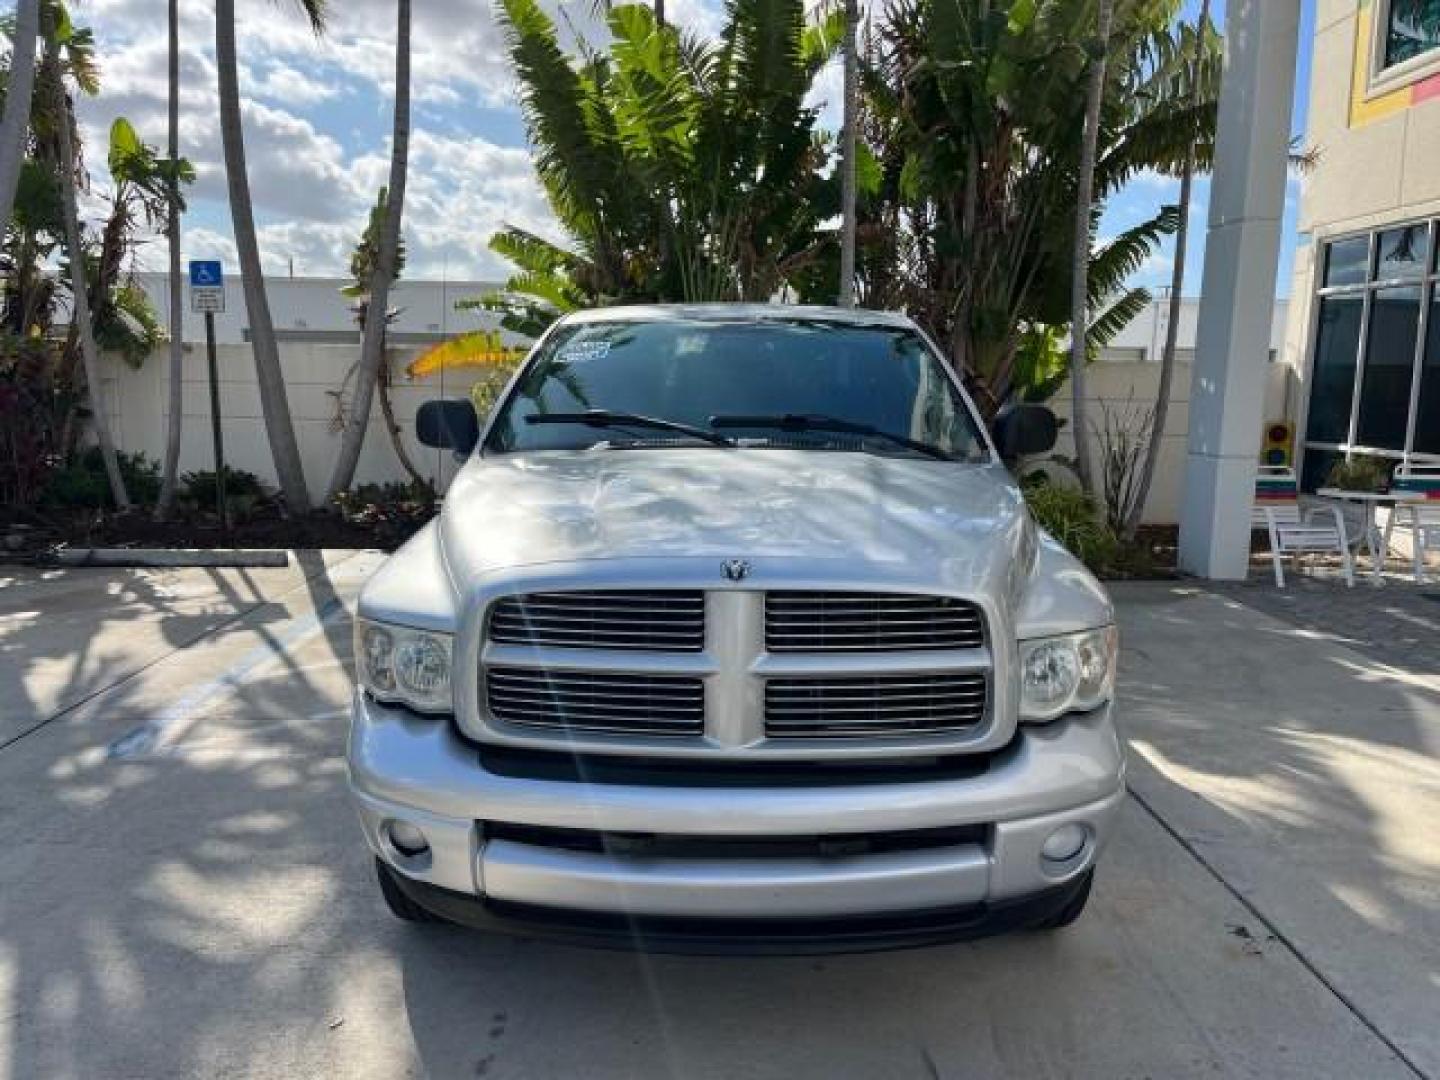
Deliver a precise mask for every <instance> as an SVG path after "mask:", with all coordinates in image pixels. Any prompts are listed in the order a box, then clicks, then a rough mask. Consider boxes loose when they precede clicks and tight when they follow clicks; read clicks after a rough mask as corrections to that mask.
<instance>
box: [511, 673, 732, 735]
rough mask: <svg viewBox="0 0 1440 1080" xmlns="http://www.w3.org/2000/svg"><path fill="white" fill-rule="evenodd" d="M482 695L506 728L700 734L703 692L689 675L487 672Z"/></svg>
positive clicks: (703, 709) (635, 733)
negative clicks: (505, 724) (517, 726)
mask: <svg viewBox="0 0 1440 1080" xmlns="http://www.w3.org/2000/svg"><path fill="white" fill-rule="evenodd" d="M485 691H486V702H487V704H488V706H489V710H490V713H491V714H492V715H493V716H495V717H496V718H497V719H499V720H502V721H504V722H505V723H508V724H517V725H521V726H525V727H544V728H550V729H553V730H558V731H566V730H577V731H603V732H609V733H614V734H631V735H699V734H701V732H702V731H703V730H704V719H705V688H704V684H703V683H702V682H701V681H700V680H699V679H698V678H694V677H691V676H671V675H632V674H615V673H604V674H595V673H590V672H577V671H554V670H544V669H526V668H489V669H488V670H487V671H486V672H485Z"/></svg>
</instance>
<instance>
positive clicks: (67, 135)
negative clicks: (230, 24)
mask: <svg viewBox="0 0 1440 1080" xmlns="http://www.w3.org/2000/svg"><path fill="white" fill-rule="evenodd" d="M41 33H42V35H43V36H44V38H45V50H44V56H43V59H42V60H41V63H40V83H41V96H42V98H43V99H44V101H45V103H46V106H47V109H48V112H49V122H50V128H51V131H50V135H51V138H52V140H53V141H52V142H51V143H50V145H49V146H48V147H46V149H47V151H48V153H49V158H50V161H51V162H52V163H53V166H54V169H55V173H56V175H57V176H58V177H59V181H60V210H61V216H62V219H63V221H64V233H65V247H66V250H67V251H68V253H69V257H70V265H69V279H70V302H71V307H72V308H73V312H72V319H71V327H72V333H73V334H74V335H75V337H76V339H77V341H78V343H79V347H80V356H81V360H82V362H83V364H84V371H85V385H86V390H87V393H88V395H89V404H90V426H91V428H92V429H93V430H94V432H95V439H96V441H97V442H98V443H99V445H100V455H101V459H102V460H103V461H104V463H105V472H106V475H107V476H108V478H109V481H110V491H111V494H112V496H113V497H114V499H115V505H116V506H117V507H119V509H121V510H127V509H129V507H130V497H129V495H128V493H127V492H126V490H125V480H124V477H123V476H122V474H121V472H120V465H119V461H118V460H117V458H116V455H115V442H114V439H113V437H112V436H111V433H110V417H109V413H108V412H107V411H106V406H105V394H104V387H103V384H102V383H101V379H100V353H99V349H98V348H97V347H96V344H95V329H94V324H93V322H92V318H91V309H90V292H89V283H88V282H87V280H86V278H87V276H88V275H87V274H86V258H85V245H84V242H83V239H82V234H81V232H80V211H79V206H78V198H77V195H76V188H77V186H78V182H77V179H76V174H77V173H78V172H79V171H80V162H79V158H78V157H77V155H76V134H75V118H74V115H73V112H72V110H71V107H70V95H69V92H68V91H67V90H66V87H65V79H66V76H67V74H68V75H69V77H71V78H72V79H74V81H75V84H76V86H77V88H78V89H79V90H80V91H81V92H82V93H94V92H95V90H96V89H97V88H98V82H97V80H96V77H95V73H94V67H93V63H92V57H91V54H90V37H89V34H88V33H87V32H85V31H80V30H77V29H76V28H75V26H74V25H73V24H72V23H71V21H70V16H69V13H68V12H67V11H66V10H65V7H64V5H63V4H61V3H59V2H58V0H47V2H46V4H45V7H44V9H43V11H42V13H41Z"/></svg>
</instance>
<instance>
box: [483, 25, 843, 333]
mask: <svg viewBox="0 0 1440 1080" xmlns="http://www.w3.org/2000/svg"><path fill="white" fill-rule="evenodd" d="M727 14H728V20H727V23H726V26H725V27H724V29H723V30H722V32H721V34H720V37H719V40H718V41H705V40H701V39H699V38H696V37H695V36H693V35H690V34H685V33H681V32H680V31H678V30H676V29H675V28H674V27H672V26H669V25H665V24H663V23H661V22H659V21H657V19H656V18H655V14H654V12H653V11H652V10H651V8H650V7H648V6H645V5H640V4H628V5H621V6H616V7H614V8H613V9H611V10H610V12H609V15H608V24H609V29H610V34H611V41H610V43H609V46H608V49H607V50H606V51H604V52H600V51H598V50H596V49H594V48H592V47H590V46H588V45H586V44H584V43H582V44H581V45H580V49H579V55H578V56H574V57H572V56H570V55H568V54H567V53H566V52H565V50H564V49H563V48H562V46H561V44H560V41H559V37H558V34H557V32H556V27H555V25H554V23H553V22H552V21H551V19H550V18H549V17H548V16H547V15H546V14H545V13H544V11H542V10H541V8H540V6H539V4H538V2H537V0H502V2H501V23H502V25H503V27H504V30H505V33H506V40H507V43H508V48H509V52H510V57H511V60H512V62H513V64H514V67H515V71H516V74H517V76H518V78H519V81H520V86H521V104H522V108H523V110H524V114H525V120H526V126H527V130H528V132H529V135H530V139H531V142H532V144H533V145H534V147H535V152H536V170H537V172H538V173H539V177H540V180H541V183H542V185H543V186H544V188H545V191H546V195H547V197H548V199H549V201H550V204H551V207H552V208H553V210H554V211H555V214H556V216H557V217H558V218H559V219H560V222H561V224H562V226H563V227H564V228H565V230H566V232H567V233H568V234H569V242H570V246H569V247H565V246H562V245H559V244H554V243H551V242H550V241H547V240H544V239H542V238H540V237H538V236H535V235H534V234H531V233H524V232H520V231H519V230H513V229H512V230H509V231H508V232H507V233H506V234H502V235H503V236H504V239H500V240H499V245H500V246H511V247H513V248H515V249H516V250H520V251H523V253H524V258H525V262H523V263H521V264H520V265H521V272H520V274H518V275H516V277H515V278H512V279H511V281H510V282H509V283H508V285H507V289H506V290H505V291H504V293H502V294H501V295H500V296H499V297H496V298H493V301H494V303H495V305H496V306H497V307H498V308H500V309H501V311H502V314H504V315H505V316H506V317H507V318H508V319H509V320H510V322H509V323H508V324H507V325H508V326H510V327H512V328H513V327H515V326H518V325H519V324H520V323H522V322H523V323H526V324H528V325H530V326H532V327H533V326H534V324H536V323H537V322H540V321H549V320H552V319H553V318H554V317H555V315H556V314H558V313H559V312H560V311H563V310H564V308H565V307H566V306H567V305H573V304H575V303H586V304H593V303H598V302H607V301H617V300H636V301H645V300H657V299H665V300H717V299H732V300H754V299H762V300H763V299H768V298H770V297H771V296H773V295H775V294H776V293H777V292H779V291H780V290H781V289H782V288H783V287H784V286H785V285H787V283H789V282H790V280H791V279H792V277H795V276H797V275H799V274H800V273H802V272H803V271H804V270H805V269H806V268H807V267H809V266H811V265H812V264H814V263H815V262H816V261H817V260H819V259H820V258H821V256H822V253H823V252H824V250H825V249H826V248H827V246H833V243H834V237H833V235H831V234H830V233H829V232H828V231H827V230H826V228H825V223H826V220H827V219H828V218H830V217H832V216H833V215H834V214H835V213H836V211H837V209H838V191H837V190H836V188H837V184H836V182H835V178H834V177H833V176H827V175H825V167H826V165H827V164H828V161H829V157H830V154H829V151H828V149H827V147H826V145H825V143H824V141H823V140H822V139H821V138H819V136H818V135H817V133H816V130H815V122H816V116H817V112H816V109H815V108H814V107H812V106H810V105H807V104H806V95H807V94H808V93H809V91H810V88H811V85H812V83H813V81H814V78H815V75H816V74H817V72H818V71H819V69H820V67H821V65H822V64H823V63H824V61H825V60H826V59H827V58H828V57H829V56H830V55H831V54H832V53H833V51H834V49H835V48H836V46H837V44H838V41H839V38H840V30H841V26H842V21H843V20H842V19H841V18H840V17H839V15H838V14H836V13H833V12H832V13H830V14H828V15H825V16H823V17H821V18H820V19H819V20H818V21H816V22H813V23H808V24H807V22H806V17H805V11H804V4H803V3H802V2H801V0H734V2H733V3H731V4H730V6H729V8H728V9H727ZM497 250H498V247H497ZM535 269H538V270H539V271H540V272H539V273H534V272H532V270H535ZM832 281H833V279H832ZM832 290H833V285H832ZM831 295H833V291H832V294H831Z"/></svg>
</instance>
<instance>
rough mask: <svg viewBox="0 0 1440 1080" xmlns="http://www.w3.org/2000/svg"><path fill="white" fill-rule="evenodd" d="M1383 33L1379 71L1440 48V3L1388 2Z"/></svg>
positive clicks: (1433, 0)
mask: <svg viewBox="0 0 1440 1080" xmlns="http://www.w3.org/2000/svg"><path fill="white" fill-rule="evenodd" d="M1382 33H1383V34H1384V35H1385V39H1384V51H1383V53H1382V56H1383V63H1382V67H1386V68H1391V67H1395V66H1396V65H1397V64H1403V63H1405V62H1406V61H1407V60H1413V59H1415V57H1417V56H1420V55H1421V54H1423V53H1427V52H1429V51H1430V50H1432V49H1435V48H1440V0H1390V2H1389V3H1388V4H1387V5H1386V12H1385V22H1384V25H1383V28H1382Z"/></svg>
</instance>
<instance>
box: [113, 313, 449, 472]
mask: <svg viewBox="0 0 1440 1080" xmlns="http://www.w3.org/2000/svg"><path fill="white" fill-rule="evenodd" d="M414 351H415V350H413V349H392V350H390V354H391V357H392V362H393V370H395V371H396V372H403V370H404V367H405V364H406V362H407V361H408V359H409V357H410V356H411V355H413V353H414ZM359 352H360V350H359V347H358V345H311V344H297V343H292V342H285V343H282V344H281V346H280V362H281V367H282V368H283V370H284V372H285V383H286V390H287V392H288V394H289V399H290V412H291V415H292V417H293V418H294V424H295V434H296V438H297V440H298V441H299V444H300V456H301V458H302V460H303V461H304V463H305V479H306V482H307V483H308V485H309V487H310V492H311V496H312V498H318V497H319V495H320V493H321V492H322V491H323V490H324V487H325V485H326V483H327V482H328V481H329V479H330V470H331V469H332V467H333V466H334V463H335V456H336V454H337V453H338V451H339V447H340V435H339V432H338V430H337V427H336V419H337V414H336V399H335V397H334V393H335V392H336V391H338V390H339V388H340V386H341V384H342V382H343V381H344V379H345V375H346V372H347V371H348V370H349V369H350V366H351V365H352V364H353V363H354V362H355V360H356V359H357V358H358V356H359ZM168 364H169V356H168V348H166V349H161V350H159V351H157V352H156V353H155V354H154V355H153V356H151V357H150V358H149V359H147V360H146V361H145V363H144V365H143V366H142V367H141V368H140V369H139V370H138V371H137V370H134V369H131V368H129V367H127V366H125V364H124V363H123V362H122V361H119V360H117V359H115V358H113V357H107V358H106V359H105V361H104V365H105V370H106V378H105V392H106V403H107V408H108V409H109V411H110V413H111V414H112V416H113V417H114V425H115V426H114V430H115V436H116V441H117V443H118V444H119V446H120V447H121V448H122V449H124V450H127V451H132V452H133V451H136V450H139V451H142V452H144V453H145V454H147V455H148V456H150V457H152V458H154V459H156V460H157V461H158V460H160V459H161V458H162V457H163V456H164V451H165V412H166V373H167V367H168ZM218 367H219V373H220V407H221V413H222V416H223V423H222V425H221V430H222V432H223V434H224V439H225V460H226V463H227V464H228V465H230V466H231V467H233V468H237V469H245V470H248V471H250V472H253V473H255V474H256V475H257V476H259V477H260V478H261V479H262V480H264V481H266V482H267V483H270V484H272V485H273V484H274V483H275V470H274V465H273V463H272V462H271V459H270V448H269V443H268V441H267V439H266V436H265V423H264V419H263V416H262V414H261V411H260V394H259V389H258V387H257V385H256V382H255V367H254V360H253V358H252V354H251V351H250V348H249V346H247V345H221V346H219V348H218ZM475 378H476V373H475V372H472V371H460V372H450V373H448V374H446V375H443V376H442V375H437V376H433V377H430V378H426V379H420V380H416V381H414V382H409V381H406V380H405V379H404V376H403V374H402V375H398V376H397V380H396V385H395V387H394V390H393V393H392V397H393V400H394V403H395V415H396V419H397V421H398V422H399V424H400V426H401V428H402V429H403V435H402V437H403V438H404V440H405V444H406V446H407V447H408V448H409V451H410V454H411V458H412V460H413V461H414V462H415V464H416V467H417V468H419V470H420V471H421V472H422V473H424V474H425V475H426V476H427V477H429V478H430V479H431V480H432V481H435V482H438V483H440V484H442V485H443V484H444V483H447V482H448V481H449V478H450V477H451V476H452V475H453V473H454V468H455V466H454V462H453V460H452V458H451V455H450V453H449V452H448V451H444V452H441V451H436V450H431V449H428V448H426V447H423V446H421V445H420V444H419V443H418V442H416V441H415V437H414V429H415V424H414V417H415V412H416V410H417V409H418V408H419V407H420V405H421V403H422V402H424V401H427V400H429V399H430V398H435V397H445V396H463V395H464V394H465V393H467V392H468V390H469V388H470V386H471V384H472V383H473V382H474V381H475ZM347 396H348V395H347ZM184 402H185V408H184V414H183V420H182V428H181V431H182V442H181V448H180V469H181V472H182V473H183V472H189V471H192V470H198V469H211V468H214V455H213V452H212V449H211V434H210V431H211V428H210V390H209V381H208V378H207V375H206V363H205V349H204V347H203V346H198V345H191V344H187V345H186V346H185V396H184ZM404 478H405V472H404V470H403V469H402V468H401V466H400V463H399V461H398V459H397V458H396V456H395V452H394V449H393V448H392V447H391V444H390V439H389V437H388V436H387V435H386V433H385V430H384V418H383V417H382V416H381V415H380V406H379V398H378V396H377V398H376V401H375V405H374V408H373V411H372V417H371V423H370V428H369V432H368V434H367V435H366V438H365V449H364V451H363V452H362V454H361V456H360V463H359V467H358V469H357V472H356V480H357V482H360V483H366V482H380V481H387V480H402V479H404Z"/></svg>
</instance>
